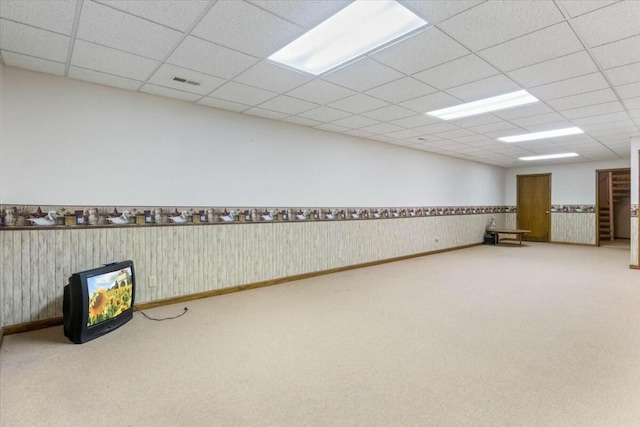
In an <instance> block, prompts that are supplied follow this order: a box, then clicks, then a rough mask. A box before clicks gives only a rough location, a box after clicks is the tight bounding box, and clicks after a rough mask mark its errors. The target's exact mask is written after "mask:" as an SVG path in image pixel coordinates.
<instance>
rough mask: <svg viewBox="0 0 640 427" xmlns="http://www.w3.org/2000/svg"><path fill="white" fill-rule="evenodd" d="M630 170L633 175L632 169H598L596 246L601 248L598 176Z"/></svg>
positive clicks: (597, 183) (597, 184) (597, 186)
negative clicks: (601, 173) (603, 173)
mask: <svg viewBox="0 0 640 427" xmlns="http://www.w3.org/2000/svg"><path fill="white" fill-rule="evenodd" d="M626 170H629V173H631V168H630V167H628V168H613V169H596V230H595V233H596V246H598V247H599V246H600V185H599V182H598V175H599V173H600V172H617V171H626Z"/></svg>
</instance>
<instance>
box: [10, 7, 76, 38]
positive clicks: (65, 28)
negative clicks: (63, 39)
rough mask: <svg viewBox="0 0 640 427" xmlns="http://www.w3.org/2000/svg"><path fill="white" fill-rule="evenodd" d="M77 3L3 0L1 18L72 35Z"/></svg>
mask: <svg viewBox="0 0 640 427" xmlns="http://www.w3.org/2000/svg"><path fill="white" fill-rule="evenodd" d="M76 3H77V2H76V0H49V1H46V0H40V1H25V0H2V1H1V2H0V18H6V19H10V20H12V21H16V22H21V23H24V24H28V25H31V26H34V27H39V28H43V29H45V30H49V31H54V32H56V33H61V34H65V35H67V36H70V35H71V30H72V29H73V19H74V17H75V15H76Z"/></svg>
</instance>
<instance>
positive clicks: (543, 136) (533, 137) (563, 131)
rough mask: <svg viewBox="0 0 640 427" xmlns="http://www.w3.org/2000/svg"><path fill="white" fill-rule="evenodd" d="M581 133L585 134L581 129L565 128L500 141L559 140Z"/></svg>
mask: <svg viewBox="0 0 640 427" xmlns="http://www.w3.org/2000/svg"><path fill="white" fill-rule="evenodd" d="M579 133H584V132H583V131H582V130H581V129H580V128H577V127H571V128H564V129H555V130H548V131H544V132H535V133H525V134H522V135H513V136H505V137H502V138H498V139H499V140H500V141H502V142H522V141H533V140H536V139H548V138H558V137H561V136H567V135H577V134H579Z"/></svg>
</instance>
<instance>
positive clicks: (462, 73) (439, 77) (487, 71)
mask: <svg viewBox="0 0 640 427" xmlns="http://www.w3.org/2000/svg"><path fill="white" fill-rule="evenodd" d="M498 73H499V71H498V70H496V69H495V68H493V67H492V66H491V65H489V64H487V63H486V62H485V61H484V60H482V59H481V58H480V57H478V56H477V55H473V54H472V55H467V56H464V57H462V58H459V59H455V60H453V61H450V62H447V63H444V64H442V65H438V66H436V67H433V68H429V69H428V70H425V71H421V72H419V73H417V74H415V75H414V77H415V78H416V79H418V80H421V81H423V82H425V83H427V84H429V85H431V86H433V87H436V88H438V89H441V90H444V89H448V88H450V87H453V86H459V85H461V84H464V83H469V82H472V81H475V80H480V79H483V78H485V77H490V76H493V75H496V74H498Z"/></svg>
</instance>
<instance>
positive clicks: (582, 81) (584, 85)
mask: <svg viewBox="0 0 640 427" xmlns="http://www.w3.org/2000/svg"><path fill="white" fill-rule="evenodd" d="M608 87H609V84H608V83H607V81H606V80H605V79H604V77H602V74H601V73H599V72H598V73H591V74H587V75H584V76H580V77H574V78H570V79H566V80H562V81H559V82H555V83H550V84H546V85H542V86H537V87H533V88H530V89H529V93H531V94H532V95H533V96H535V97H536V98H538V99H543V100H550V99H556V98H561V97H564V96H569V95H576V94H580V93H584V92H592V91H595V90H598V89H605V88H608Z"/></svg>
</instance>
